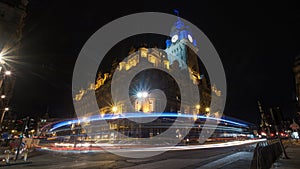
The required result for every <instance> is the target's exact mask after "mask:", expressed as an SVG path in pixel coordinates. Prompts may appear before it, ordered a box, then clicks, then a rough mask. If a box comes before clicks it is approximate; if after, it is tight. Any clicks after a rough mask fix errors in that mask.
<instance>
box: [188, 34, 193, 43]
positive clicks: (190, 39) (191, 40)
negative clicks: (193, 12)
mask: <svg viewBox="0 0 300 169" xmlns="http://www.w3.org/2000/svg"><path fill="white" fill-rule="evenodd" d="M188 39H189V41H190V42H191V43H193V38H192V36H191V35H188Z"/></svg>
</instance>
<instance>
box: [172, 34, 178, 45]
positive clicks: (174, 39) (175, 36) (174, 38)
mask: <svg viewBox="0 0 300 169" xmlns="http://www.w3.org/2000/svg"><path fill="white" fill-rule="evenodd" d="M177 40H178V35H174V36H173V37H172V39H171V41H172V42H173V43H175V42H176V41H177Z"/></svg>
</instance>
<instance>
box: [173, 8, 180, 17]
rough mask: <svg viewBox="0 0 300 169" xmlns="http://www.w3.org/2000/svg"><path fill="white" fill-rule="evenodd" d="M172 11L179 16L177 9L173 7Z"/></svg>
mask: <svg viewBox="0 0 300 169" xmlns="http://www.w3.org/2000/svg"><path fill="white" fill-rule="evenodd" d="M174 13H175V14H176V15H177V16H178V17H179V11H178V10H177V9H174Z"/></svg>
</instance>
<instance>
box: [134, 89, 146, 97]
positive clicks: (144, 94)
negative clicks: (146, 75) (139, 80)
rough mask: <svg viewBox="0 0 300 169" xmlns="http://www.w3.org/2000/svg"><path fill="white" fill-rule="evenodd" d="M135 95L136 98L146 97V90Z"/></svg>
mask: <svg viewBox="0 0 300 169" xmlns="http://www.w3.org/2000/svg"><path fill="white" fill-rule="evenodd" d="M136 96H137V97H138V98H146V97H148V92H145V91H144V92H138V93H137V94H136Z"/></svg>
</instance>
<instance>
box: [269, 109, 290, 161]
mask: <svg viewBox="0 0 300 169" xmlns="http://www.w3.org/2000/svg"><path fill="white" fill-rule="evenodd" d="M270 113H271V116H272V119H273V120H274V122H275V130H276V133H278V134H277V139H278V142H279V144H280V147H281V150H282V152H283V154H284V157H285V159H290V158H289V157H288V156H287V154H286V152H285V148H284V146H283V144H282V141H281V138H280V134H279V129H278V124H277V122H276V121H275V115H274V112H273V109H272V108H270Z"/></svg>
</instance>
